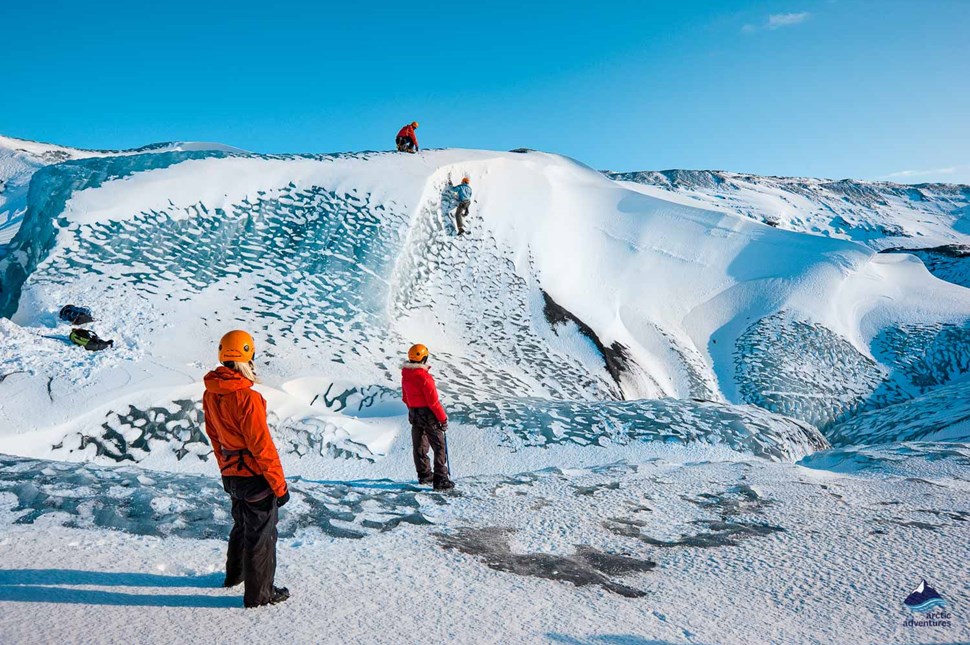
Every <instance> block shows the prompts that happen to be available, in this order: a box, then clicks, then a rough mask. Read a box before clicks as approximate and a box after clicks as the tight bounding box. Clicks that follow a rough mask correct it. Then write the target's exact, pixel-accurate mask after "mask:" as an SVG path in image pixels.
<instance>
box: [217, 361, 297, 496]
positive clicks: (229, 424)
mask: <svg viewBox="0 0 970 645" xmlns="http://www.w3.org/2000/svg"><path fill="white" fill-rule="evenodd" d="M204 381H205V394H203V395H202V412H203V414H204V415H205V433H206V434H207V435H209V441H210V442H211V443H212V451H213V452H214V453H215V455H216V461H217V462H219V469H220V470H221V471H222V474H223V475H232V476H235V477H255V476H258V475H262V476H263V477H265V478H266V481H267V482H268V483H269V486H270V488H272V489H273V494H274V495H276V497H282V496H283V495H285V494H286V479H285V478H284V477H283V466H282V464H280V456H279V453H277V452H276V445H275V444H274V443H273V438H272V437H271V436H270V434H269V426H267V425H266V399H264V398H263V396H262V395H261V394H260V393H259V392H256V391H254V390H253V389H252V387H253V382H252V381H250V380H249V379H247V378H246V377H244V376H243V375H242V374H240V373H239V372H236V371H235V370H231V369H229V368H228V367H225V366H220V367H217V368H216V369H214V370H213V371H211V372H209V373H208V374H206V375H205V379H204ZM239 450H244V451H248V452H249V454H242V455H239V454H236V455H226V454H224V453H223V451H226V452H230V453H231V452H235V451H239Z"/></svg>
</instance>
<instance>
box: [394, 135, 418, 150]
mask: <svg viewBox="0 0 970 645" xmlns="http://www.w3.org/2000/svg"><path fill="white" fill-rule="evenodd" d="M394 143H396V144H397V151H398V152H414V151H415V150H416V149H417V146H416V145H414V142H413V141H411V140H410V139H408V138H407V137H398V138H396V139H395V140H394Z"/></svg>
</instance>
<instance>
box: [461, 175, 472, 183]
mask: <svg viewBox="0 0 970 645" xmlns="http://www.w3.org/2000/svg"><path fill="white" fill-rule="evenodd" d="M461 183H463V184H470V183H472V180H471V179H469V178H468V177H465V178H464V179H462V180H461Z"/></svg>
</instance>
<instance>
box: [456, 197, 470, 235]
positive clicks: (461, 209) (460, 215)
mask: <svg viewBox="0 0 970 645" xmlns="http://www.w3.org/2000/svg"><path fill="white" fill-rule="evenodd" d="M471 204H472V203H471V200H465V201H463V202H458V208H457V209H456V210H455V221H456V222H457V223H458V232H459V233H461V232H462V231H464V230H465V218H466V217H468V207H469V206H471Z"/></svg>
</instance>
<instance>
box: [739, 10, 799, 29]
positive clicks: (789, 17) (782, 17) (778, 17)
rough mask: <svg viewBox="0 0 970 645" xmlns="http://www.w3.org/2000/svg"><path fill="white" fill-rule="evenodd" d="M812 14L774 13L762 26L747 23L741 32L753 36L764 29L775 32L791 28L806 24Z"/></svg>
mask: <svg viewBox="0 0 970 645" xmlns="http://www.w3.org/2000/svg"><path fill="white" fill-rule="evenodd" d="M811 15H812V14H811V13H809V12H808V11H799V12H793V13H773V14H771V15H770V16H768V18H767V19H766V20H765V22H764V24H762V25H755V24H752V23H747V24H745V25H744V26H742V27H741V31H742V32H743V33H745V34H753V33H754V32H756V31H760V30H762V29H768V30H770V31H774V30H775V29H781V28H782V27H791V26H792V25H797V24H799V23H802V22H805V21H806V20H808V19H809V18H810V17H811Z"/></svg>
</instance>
